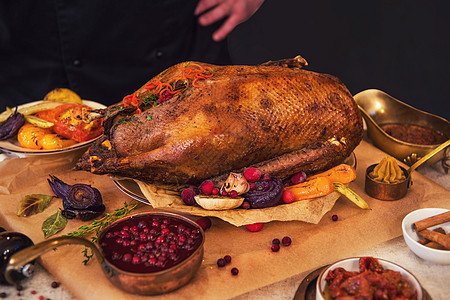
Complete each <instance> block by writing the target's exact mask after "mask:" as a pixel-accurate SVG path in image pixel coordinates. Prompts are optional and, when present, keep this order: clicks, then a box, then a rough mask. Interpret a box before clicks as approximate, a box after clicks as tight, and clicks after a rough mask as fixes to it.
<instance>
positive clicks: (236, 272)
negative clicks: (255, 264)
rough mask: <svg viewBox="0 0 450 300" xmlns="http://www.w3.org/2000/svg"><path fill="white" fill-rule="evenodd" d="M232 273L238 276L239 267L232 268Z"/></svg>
mask: <svg viewBox="0 0 450 300" xmlns="http://www.w3.org/2000/svg"><path fill="white" fill-rule="evenodd" d="M231 274H232V275H233V276H236V275H237V274H239V269H238V268H232V269H231Z"/></svg>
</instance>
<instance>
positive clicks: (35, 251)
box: [5, 236, 104, 285]
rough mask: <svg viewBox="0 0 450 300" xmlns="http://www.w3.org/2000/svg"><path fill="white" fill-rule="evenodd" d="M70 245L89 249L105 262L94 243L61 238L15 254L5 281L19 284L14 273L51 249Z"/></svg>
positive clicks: (8, 266)
mask: <svg viewBox="0 0 450 300" xmlns="http://www.w3.org/2000/svg"><path fill="white" fill-rule="evenodd" d="M69 244H79V245H84V246H86V247H89V248H91V249H92V251H93V252H94V253H95V256H96V257H97V259H98V260H99V262H102V261H103V260H104V258H103V255H102V254H101V253H100V251H99V250H98V249H97V247H96V246H95V245H94V244H93V243H92V242H90V241H88V240H86V239H84V238H81V237H75V236H61V237H56V238H53V239H50V240H47V241H43V242H41V243H38V244H36V245H34V246H31V247H27V248H25V249H22V250H20V251H18V252H17V253H14V254H13V255H12V256H11V257H10V259H9V261H8V265H7V266H6V271H5V279H6V280H7V281H8V282H9V283H10V284H12V285H16V284H18V283H17V282H15V281H14V279H13V276H12V273H13V272H14V271H18V270H19V269H20V268H21V267H22V266H24V265H25V264H26V263H28V262H30V261H32V260H33V259H36V258H38V257H39V256H41V255H42V254H44V253H45V252H47V251H48V250H49V249H53V248H56V247H58V246H62V245H69Z"/></svg>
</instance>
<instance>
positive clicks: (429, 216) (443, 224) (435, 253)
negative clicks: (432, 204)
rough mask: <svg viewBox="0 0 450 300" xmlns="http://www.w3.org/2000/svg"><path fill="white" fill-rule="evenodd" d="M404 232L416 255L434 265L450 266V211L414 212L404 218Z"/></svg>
mask: <svg viewBox="0 0 450 300" xmlns="http://www.w3.org/2000/svg"><path fill="white" fill-rule="evenodd" d="M402 232H403V238H404V239H405V242H406V244H407V245H408V247H409V248H410V249H411V251H412V252H414V254H416V255H417V256H419V257H420V258H423V259H425V260H427V261H430V262H433V263H437V264H450V245H449V244H450V235H449V233H450V210H448V209H444V208H423V209H418V210H414V211H412V212H410V213H409V214H407V215H406V216H405V217H404V218H403V221H402Z"/></svg>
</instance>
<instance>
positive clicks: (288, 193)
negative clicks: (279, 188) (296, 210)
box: [282, 190, 295, 203]
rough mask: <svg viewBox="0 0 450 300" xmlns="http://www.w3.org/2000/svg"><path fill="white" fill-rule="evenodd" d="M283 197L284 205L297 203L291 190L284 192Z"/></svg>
mask: <svg viewBox="0 0 450 300" xmlns="http://www.w3.org/2000/svg"><path fill="white" fill-rule="evenodd" d="M282 197H283V202H284V203H292V202H294V201H295V197H294V193H293V192H292V191H290V190H284V191H283V196H282Z"/></svg>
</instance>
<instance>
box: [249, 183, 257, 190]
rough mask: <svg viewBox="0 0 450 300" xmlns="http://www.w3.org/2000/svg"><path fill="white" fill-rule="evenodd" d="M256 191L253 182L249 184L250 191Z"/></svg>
mask: <svg viewBox="0 0 450 300" xmlns="http://www.w3.org/2000/svg"><path fill="white" fill-rule="evenodd" d="M255 189H256V184H255V183H254V182H250V191H254V190H255Z"/></svg>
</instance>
